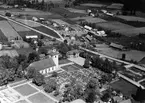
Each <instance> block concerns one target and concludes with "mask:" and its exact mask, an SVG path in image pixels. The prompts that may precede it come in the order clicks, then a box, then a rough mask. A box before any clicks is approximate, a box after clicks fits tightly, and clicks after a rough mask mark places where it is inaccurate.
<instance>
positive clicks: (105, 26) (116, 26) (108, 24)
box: [96, 22, 135, 30]
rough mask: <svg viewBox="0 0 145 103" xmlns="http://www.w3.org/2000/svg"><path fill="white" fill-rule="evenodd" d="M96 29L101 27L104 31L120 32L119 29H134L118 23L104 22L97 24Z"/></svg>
mask: <svg viewBox="0 0 145 103" xmlns="http://www.w3.org/2000/svg"><path fill="white" fill-rule="evenodd" d="M96 27H101V28H103V29H106V30H121V29H126V28H127V29H130V28H135V27H133V26H130V25H127V24H123V23H120V22H104V23H97V24H96Z"/></svg>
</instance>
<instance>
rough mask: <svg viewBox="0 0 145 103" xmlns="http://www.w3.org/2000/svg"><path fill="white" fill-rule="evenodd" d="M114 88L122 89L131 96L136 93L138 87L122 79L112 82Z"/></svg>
mask: <svg viewBox="0 0 145 103" xmlns="http://www.w3.org/2000/svg"><path fill="white" fill-rule="evenodd" d="M111 86H112V87H113V88H114V89H118V90H120V91H121V92H122V93H123V94H124V95H127V96H130V95H131V94H134V93H135V92H136V90H137V87H136V86H135V85H133V84H131V83H129V82H128V81H126V80H124V79H120V80H119V81H117V82H114V83H112V84H111Z"/></svg>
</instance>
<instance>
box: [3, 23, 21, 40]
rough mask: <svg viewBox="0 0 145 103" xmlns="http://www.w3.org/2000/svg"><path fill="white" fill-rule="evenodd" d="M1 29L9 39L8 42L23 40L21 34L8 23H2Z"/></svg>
mask: <svg viewBox="0 0 145 103" xmlns="http://www.w3.org/2000/svg"><path fill="white" fill-rule="evenodd" d="M0 28H1V31H2V32H3V34H4V35H5V36H6V37H7V38H8V40H12V39H15V38H17V37H18V38H19V39H21V37H20V36H19V34H18V33H17V32H16V31H15V30H14V29H13V28H12V27H11V25H10V24H9V22H8V21H0Z"/></svg>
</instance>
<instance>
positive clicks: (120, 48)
mask: <svg viewBox="0 0 145 103" xmlns="http://www.w3.org/2000/svg"><path fill="white" fill-rule="evenodd" d="M109 46H110V47H112V48H115V49H119V50H126V49H127V48H126V47H124V46H122V45H119V44H116V43H111V44H110V45H109Z"/></svg>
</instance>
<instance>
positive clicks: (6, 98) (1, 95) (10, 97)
mask: <svg viewBox="0 0 145 103" xmlns="http://www.w3.org/2000/svg"><path fill="white" fill-rule="evenodd" d="M21 98H22V97H21V95H19V94H18V93H17V92H16V91H14V90H13V89H11V88H8V89H5V90H2V91H0V99H1V101H2V103H13V102H16V101H18V100H20V99H21Z"/></svg>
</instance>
